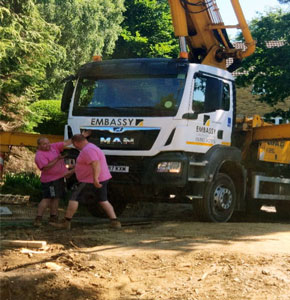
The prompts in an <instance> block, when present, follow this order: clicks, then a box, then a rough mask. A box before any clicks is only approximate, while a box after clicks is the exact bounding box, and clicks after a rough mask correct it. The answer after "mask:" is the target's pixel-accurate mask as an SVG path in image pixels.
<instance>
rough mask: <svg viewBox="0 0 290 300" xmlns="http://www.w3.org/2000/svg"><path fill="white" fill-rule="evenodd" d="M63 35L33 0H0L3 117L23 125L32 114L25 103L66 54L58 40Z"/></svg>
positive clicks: (40, 88)
mask: <svg viewBox="0 0 290 300" xmlns="http://www.w3.org/2000/svg"><path fill="white" fill-rule="evenodd" d="M59 35H60V32H59V30H58V28H57V27H56V26H55V25H53V24H48V23H47V22H45V21H44V20H43V19H42V18H41V17H40V15H39V13H38V10H37V9H36V7H35V5H34V3H33V1H32V0H10V1H2V0H0V64H1V74H0V77H1V81H0V91H1V92H0V102H1V104H0V105H1V108H2V109H1V119H3V120H6V121H13V122H14V123H15V124H14V125H15V126H16V127H17V126H18V127H19V126H21V125H22V122H21V121H22V120H21V119H23V116H24V115H25V114H28V113H29V111H28V110H26V109H25V106H26V105H27V103H28V102H29V101H31V100H32V99H35V98H37V96H38V95H39V93H40V92H41V90H42V89H43V87H42V82H43V80H44V79H45V77H46V67H47V66H48V65H50V64H52V63H57V61H58V60H59V58H60V57H62V56H63V54H64V52H63V48H62V47H61V46H59V45H57V44H56V43H55V41H56V40H57V38H58V37H59ZM18 115H21V118H18V120H17V118H16V117H17V116H18ZM16 121H19V122H18V123H17V122H16ZM16 123H17V124H16Z"/></svg>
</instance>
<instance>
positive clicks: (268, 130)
mask: <svg viewBox="0 0 290 300" xmlns="http://www.w3.org/2000/svg"><path fill="white" fill-rule="evenodd" d="M289 139H290V124H281V125H273V126H262V127H255V128H253V135H252V140H253V141H269V140H289Z"/></svg>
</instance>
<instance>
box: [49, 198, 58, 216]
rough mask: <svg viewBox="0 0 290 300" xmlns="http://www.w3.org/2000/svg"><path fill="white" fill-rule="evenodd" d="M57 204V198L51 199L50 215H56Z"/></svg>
mask: <svg viewBox="0 0 290 300" xmlns="http://www.w3.org/2000/svg"><path fill="white" fill-rule="evenodd" d="M58 203H59V198H52V199H51V201H50V215H51V216H57V215H58Z"/></svg>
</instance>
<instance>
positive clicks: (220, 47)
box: [62, 0, 290, 222]
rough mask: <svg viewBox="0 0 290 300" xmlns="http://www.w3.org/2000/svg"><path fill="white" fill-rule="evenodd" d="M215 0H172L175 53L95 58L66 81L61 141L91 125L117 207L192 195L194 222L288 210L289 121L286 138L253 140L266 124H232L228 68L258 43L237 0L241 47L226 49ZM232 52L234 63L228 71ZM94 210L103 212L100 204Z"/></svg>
mask: <svg viewBox="0 0 290 300" xmlns="http://www.w3.org/2000/svg"><path fill="white" fill-rule="evenodd" d="M211 3H212V4H213V6H212V5H210V6H209V2H208V1H194V0H190V1H184V0H180V1H179V0H171V1H170V6H171V12H172V19H173V24H174V29H175V34H176V35H177V36H179V38H180V45H181V54H180V57H179V58H178V59H163V58H156V59H146V58H140V59H121V60H107V61H95V62H90V63H87V64H85V65H83V66H81V67H80V69H79V71H78V72H77V74H76V75H73V76H70V77H68V78H67V79H66V81H67V82H66V86H65V89H64V93H63V98H62V110H63V111H68V124H67V126H66V129H65V138H69V137H71V136H72V135H73V134H77V133H80V132H81V131H82V130H91V131H92V134H91V136H90V138H89V141H90V142H92V143H95V144H96V145H97V146H99V147H100V148H101V149H103V151H104V152H105V154H106V157H107V161H108V164H109V166H110V171H111V173H112V176H113V179H112V180H111V183H110V190H109V192H110V198H109V200H110V201H111V202H112V204H113V205H114V207H115V209H116V211H117V213H121V211H122V210H123V209H124V208H125V205H126V203H128V202H134V201H140V200H148V199H150V200H152V201H159V200H160V201H164V200H166V201H175V202H176V201H184V200H186V201H191V202H192V204H193V208H194V211H195V213H196V214H197V215H198V217H199V219H200V220H203V221H211V222H226V221H228V220H229V219H230V218H231V216H232V214H233V212H234V211H245V210H246V209H247V208H251V209H253V208H259V207H261V205H262V204H265V203H272V202H273V203H274V205H275V206H276V207H277V210H279V211H280V212H281V213H283V214H284V213H285V212H286V214H288V212H289V214H290V201H289V200H290V172H289V164H290V158H289V156H290V155H289V152H290V145H289V142H285V140H286V139H290V130H289V126H288V127H287V128H284V127H283V129H282V132H283V134H282V137H281V136H280V135H277V136H274V137H273V136H271V137H270V138H268V137H269V135H268V133H269V131H268V133H267V132H266V133H265V134H264V137H263V138H257V139H253V134H254V130H255V127H256V126H258V125H263V124H262V121H261V120H260V119H258V121H257V120H256V121H255V120H252V121H251V122H252V123H251V124H250V125H249V126H248V127H247V128H246V127H245V125H246V124H249V122H242V123H239V122H237V120H236V115H235V112H236V110H235V106H236V97H235V95H236V93H235V84H234V77H233V76H232V74H231V72H230V71H232V70H233V69H234V67H235V66H236V65H238V62H239V61H240V60H241V59H242V58H243V57H245V56H248V55H250V54H251V53H252V52H253V51H254V47H255V46H254V41H253V40H252V39H251V35H250V32H249V30H248V27H247V24H246V22H245V20H244V17H243V14H242V11H241V9H240V6H239V3H238V1H237V0H232V4H233V7H234V10H235V12H236V14H237V18H238V20H239V24H238V25H237V27H242V32H243V34H244V36H245V38H246V42H247V45H248V48H247V49H246V50H244V51H242V50H238V49H235V48H233V47H232V46H231V44H230V42H229V40H228V37H227V35H226V31H225V29H226V28H227V26H225V25H224V24H223V23H222V21H221V19H220V16H219V14H218V10H217V7H216V4H215V1H211ZM192 4H193V5H192ZM194 10H196V11H195V13H194ZM201 25H202V26H201ZM186 45H187V46H186ZM188 48H189V52H187V49H188ZM229 57H233V58H234V64H233V66H231V67H230V68H228V70H227V68H226V63H225V61H226V59H227V58H229ZM254 122H255V124H254V125H253V123H254ZM267 127H268V128H270V127H269V126H267ZM271 128H272V127H271ZM280 132H281V131H280ZM265 141H266V144H267V143H268V144H269V145H268V146H270V147H271V144H272V146H273V145H274V147H276V148H277V147H278V148H279V147H280V148H279V149H280V150H281V147H282V146H283V147H285V151H284V150H283V151H280V152H281V153H280V152H279V153H280V154H278V156H279V157H278V159H277V157H276V158H274V161H271V159H270V161H269V160H268V155H266V156H265V155H262V151H263V149H262V148H261V147H265V144H262V143H263V142H264V143H265ZM273 141H274V143H273ZM281 141H282V142H281ZM282 144H283V145H282ZM277 145H278V146H277ZM283 147H282V148H283ZM267 149H268V148H267ZM283 149H284V148H283ZM265 151H266V152H267V151H268V150H265ZM273 151H276V150H275V149H274V150H273ZM267 160H268V161H267ZM269 164H270V168H269ZM274 166H276V168H273V167H274ZM268 168H269V169H268ZM267 170H268V171H267ZM91 211H92V212H93V214H96V215H98V214H99V211H98V208H97V207H91Z"/></svg>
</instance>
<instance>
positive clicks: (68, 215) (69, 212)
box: [65, 200, 79, 219]
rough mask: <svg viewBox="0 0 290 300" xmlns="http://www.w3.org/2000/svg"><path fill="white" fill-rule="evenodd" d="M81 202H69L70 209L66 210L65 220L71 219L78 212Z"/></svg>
mask: <svg viewBox="0 0 290 300" xmlns="http://www.w3.org/2000/svg"><path fill="white" fill-rule="evenodd" d="M78 207H79V202H78V201H75V200H69V202H68V207H67V209H66V213H65V218H67V219H71V218H72V217H73V216H74V214H75V213H76V211H77V210H78Z"/></svg>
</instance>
